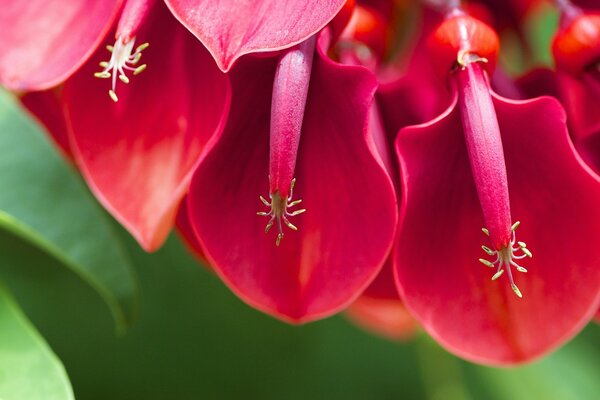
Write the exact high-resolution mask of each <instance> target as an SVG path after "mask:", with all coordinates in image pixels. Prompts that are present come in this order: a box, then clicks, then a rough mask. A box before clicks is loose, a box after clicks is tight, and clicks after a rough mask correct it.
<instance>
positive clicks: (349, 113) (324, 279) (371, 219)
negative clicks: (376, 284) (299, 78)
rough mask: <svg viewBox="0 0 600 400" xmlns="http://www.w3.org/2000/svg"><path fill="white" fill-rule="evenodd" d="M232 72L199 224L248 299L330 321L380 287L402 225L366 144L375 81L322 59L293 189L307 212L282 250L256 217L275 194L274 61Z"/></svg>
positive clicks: (192, 200)
mask: <svg viewBox="0 0 600 400" xmlns="http://www.w3.org/2000/svg"><path fill="white" fill-rule="evenodd" d="M232 74H233V78H232V79H234V86H233V87H234V91H233V92H234V101H233V105H232V112H231V117H230V120H229V122H228V126H227V128H226V129H225V132H224V133H223V136H222V138H221V140H220V141H219V143H218V144H217V145H216V146H215V148H214V149H213V150H212V151H211V153H210V154H209V155H208V156H207V158H206V159H205V162H203V163H202V164H201V165H200V166H199V168H198V170H197V171H196V173H195V175H194V179H193V180H192V184H191V186H190V194H189V196H190V197H189V207H190V217H191V221H192V224H193V226H194V228H195V231H196V233H197V236H198V238H199V240H200V241H201V243H202V245H203V248H204V249H205V251H206V256H207V258H208V259H209V260H210V261H211V264H212V265H213V266H214V267H215V269H216V271H217V272H218V273H219V275H220V276H221V277H222V278H223V279H224V280H225V282H226V283H227V284H228V285H229V287H230V288H231V289H232V290H233V291H234V292H235V293H236V294H237V295H238V296H240V297H241V298H242V299H243V300H244V301H246V302H248V303H249V304H251V305H252V306H254V307H256V308H258V309H260V310H263V311H264V312H267V313H269V314H271V315H274V316H276V317H278V318H281V319H283V320H286V321H289V322H295V323H301V322H307V321H310V320H314V319H317V318H323V317H325V316H328V315H331V314H332V313H335V312H337V311H339V310H340V309H342V308H344V307H345V306H347V305H348V304H349V303H350V302H351V301H352V300H354V299H355V298H356V296H358V294H359V293H360V292H361V291H362V290H364V288H365V287H366V286H367V285H368V284H369V282H370V281H371V280H373V278H374V277H375V275H376V274H377V272H378V271H379V269H380V268H381V265H382V264H383V262H384V260H385V257H386V255H387V253H388V251H389V247H390V244H391V241H392V238H393V235H394V231H395V226H396V219H397V211H396V202H395V196H394V191H393V186H392V183H391V181H390V179H389V177H388V176H387V174H386V173H385V170H384V168H383V166H382V165H381V163H380V162H378V161H377V160H376V158H375V156H374V154H375V153H374V152H375V149H374V148H372V147H370V145H369V141H368V139H367V137H366V135H367V133H366V123H367V121H368V112H369V107H370V105H371V102H372V98H373V92H374V90H375V86H376V83H375V81H374V79H373V77H372V76H371V75H370V74H369V73H368V72H367V71H366V70H365V69H363V68H360V67H344V66H340V65H336V64H334V63H332V62H331V61H328V60H326V59H325V58H324V56H323V55H322V54H321V55H320V56H318V57H315V60H314V64H313V72H312V76H311V82H310V89H309V95H308V101H307V105H306V112H305V116H304V124H303V130H302V137H301V139H300V150H299V157H298V162H297V164H296V174H295V176H296V178H297V183H296V188H295V189H294V198H297V199H302V200H303V202H302V207H303V208H306V209H307V211H306V213H305V214H302V215H300V216H297V217H294V218H293V221H292V222H293V223H294V224H296V225H297V226H298V231H297V232H294V231H291V230H287V231H285V237H284V238H283V240H282V241H281V245H280V246H279V247H277V246H275V238H276V234H275V233H274V232H270V234H265V233H264V228H265V224H266V223H267V219H265V218H264V217H259V216H257V215H256V212H257V211H259V210H262V208H264V206H263V205H262V203H261V202H260V200H259V197H258V196H259V195H261V194H262V195H264V194H266V193H267V192H268V190H269V179H268V168H269V165H268V163H269V114H270V96H271V86H272V82H273V74H274V60H259V59H254V60H247V61H245V62H243V63H242V64H240V65H239V66H238V67H237V68H236V70H234V71H233V72H232ZM236 88H237V91H236ZM236 95H237V97H236ZM284 228H285V227H284ZM285 229H287V228H285Z"/></svg>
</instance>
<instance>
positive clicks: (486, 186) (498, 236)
mask: <svg viewBox="0 0 600 400" xmlns="http://www.w3.org/2000/svg"><path fill="white" fill-rule="evenodd" d="M430 47H431V48H432V50H433V51H432V54H433V55H434V56H437V58H434V61H436V62H438V63H440V65H446V66H447V65H448V63H449V62H450V61H451V60H452V58H451V57H450V55H451V53H452V51H454V61H453V65H452V66H451V67H450V68H451V69H450V71H452V74H451V78H452V81H453V85H454V87H455V89H456V91H457V95H458V108H459V111H460V116H461V121H462V126H463V133H464V137H465V144H466V147H467V153H468V155H469V161H470V164H471V171H472V173H473V180H474V182H475V187H476V188H477V195H478V197H479V204H480V205H481V210H482V213H483V219H484V221H485V224H486V227H485V228H483V232H484V233H485V234H486V235H487V236H489V239H490V243H491V246H492V247H491V248H490V247H488V246H485V245H484V246H482V249H483V251H484V252H485V253H486V254H487V255H488V256H492V257H493V256H496V259H495V260H494V261H488V260H486V259H484V258H481V259H479V261H480V262H481V263H482V264H484V265H485V266H487V267H494V266H497V270H496V272H495V274H494V275H493V277H492V280H496V279H498V278H499V277H500V276H502V275H503V273H504V272H505V271H506V273H507V275H508V279H509V281H510V285H511V287H512V289H513V291H514V292H515V294H517V296H519V297H522V294H521V292H520V290H519V289H518V287H517V286H516V284H515V283H514V280H513V276H512V271H511V266H512V267H514V268H516V269H517V271H519V272H526V270H525V268H523V267H521V266H520V265H518V264H517V263H516V261H515V260H518V259H521V258H524V257H531V252H530V251H529V250H528V249H527V247H526V245H525V243H523V242H516V234H515V230H516V229H517V227H518V226H519V224H520V223H519V222H516V223H514V224H513V223H512V217H511V212H510V199H509V190H508V178H507V173H506V163H505V161H504V150H503V148H502V137H501V134H500V127H499V125H498V118H497V116H496V111H495V109H494V104H493V102H492V96H491V92H490V87H489V82H488V76H487V75H486V65H487V67H488V68H490V66H489V59H495V57H496V54H497V52H498V38H497V37H496V34H495V33H494V31H493V30H492V29H491V28H489V27H488V26H487V25H485V24H484V23H483V22H480V21H477V20H475V19H474V18H471V17H469V16H466V15H464V14H463V13H462V12H461V11H456V10H454V11H453V12H452V13H451V15H450V17H449V18H447V19H446V21H444V22H443V23H442V24H441V25H440V27H439V28H438V29H437V30H436V31H435V32H434V34H433V36H432V40H431V42H430ZM513 246H514V247H513Z"/></svg>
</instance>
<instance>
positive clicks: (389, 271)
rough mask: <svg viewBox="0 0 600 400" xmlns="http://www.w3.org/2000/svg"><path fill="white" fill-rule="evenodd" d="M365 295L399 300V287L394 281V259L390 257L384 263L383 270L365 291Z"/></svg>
mask: <svg viewBox="0 0 600 400" xmlns="http://www.w3.org/2000/svg"><path fill="white" fill-rule="evenodd" d="M362 295H363V296H366V297H371V298H374V299H388V300H398V299H399V298H400V297H399V296H398V289H397V288H396V283H395V282H394V270H393V259H392V258H391V257H390V258H388V259H387V260H386V261H385V264H383V268H381V272H379V274H377V276H376V277H375V279H374V280H373V282H371V284H370V285H369V287H367V289H366V290H365V291H364V292H363V294H362Z"/></svg>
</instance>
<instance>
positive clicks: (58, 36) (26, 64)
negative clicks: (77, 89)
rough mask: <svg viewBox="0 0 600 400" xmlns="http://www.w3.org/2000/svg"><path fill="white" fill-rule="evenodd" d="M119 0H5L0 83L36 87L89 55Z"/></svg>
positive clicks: (51, 82) (0, 13)
mask: <svg viewBox="0 0 600 400" xmlns="http://www.w3.org/2000/svg"><path fill="white" fill-rule="evenodd" d="M121 3H122V0H103V1H97V0H52V1H48V0H11V1H5V2H3V4H2V7H0V26H1V27H2V34H1V35H0V84H2V85H4V86H6V87H8V88H9V89H12V90H20V91H24V90H41V89H47V88H50V87H52V86H55V85H57V84H59V83H61V82H62V81H64V80H65V79H67V78H68V77H69V76H70V75H71V74H72V73H73V72H75V70H77V68H79V67H80V66H81V65H82V64H83V63H84V62H85V60H87V59H88V57H90V56H91V55H92V54H93V52H94V50H96V47H98V45H99V44H100V41H101V40H102V39H103V37H104V35H105V34H106V33H107V32H108V30H109V29H110V27H111V25H112V21H113V19H114V18H115V16H116V14H117V12H118V11H119V9H120V7H121Z"/></svg>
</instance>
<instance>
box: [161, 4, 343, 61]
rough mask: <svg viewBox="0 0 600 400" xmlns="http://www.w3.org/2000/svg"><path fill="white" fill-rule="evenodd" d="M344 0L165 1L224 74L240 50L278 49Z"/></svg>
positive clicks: (322, 21) (317, 26) (311, 29)
mask: <svg viewBox="0 0 600 400" xmlns="http://www.w3.org/2000/svg"><path fill="white" fill-rule="evenodd" d="M344 1H345V0H252V1H247V0H220V1H215V0H166V3H167V5H168V6H169V8H170V9H171V11H172V12H173V14H174V15H175V16H176V17H177V18H178V19H179V20H180V21H181V23H182V24H183V25H185V26H186V27H187V28H188V29H189V30H190V31H191V32H192V33H193V34H194V35H196V37H198V39H200V41H201V42H202V43H204V45H205V46H206V47H207V48H208V50H209V51H210V53H211V54H212V55H213V57H214V58H215V61H216V62H217V65H218V66H219V68H221V70H223V71H225V72H227V71H229V69H231V67H232V66H233V64H234V63H235V61H236V60H237V59H238V58H239V57H241V56H243V55H244V54H249V53H257V52H268V51H274V50H281V49H285V48H288V47H291V46H293V45H295V44H298V43H300V42H302V41H304V40H305V39H307V38H308V37H310V36H312V35H314V34H315V33H316V32H318V31H319V30H321V29H322V28H323V27H324V26H325V25H327V23H328V22H329V21H331V20H332V19H333V17H334V16H335V15H336V14H337V12H338V11H339V10H340V9H341V8H342V6H343V4H344Z"/></svg>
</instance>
